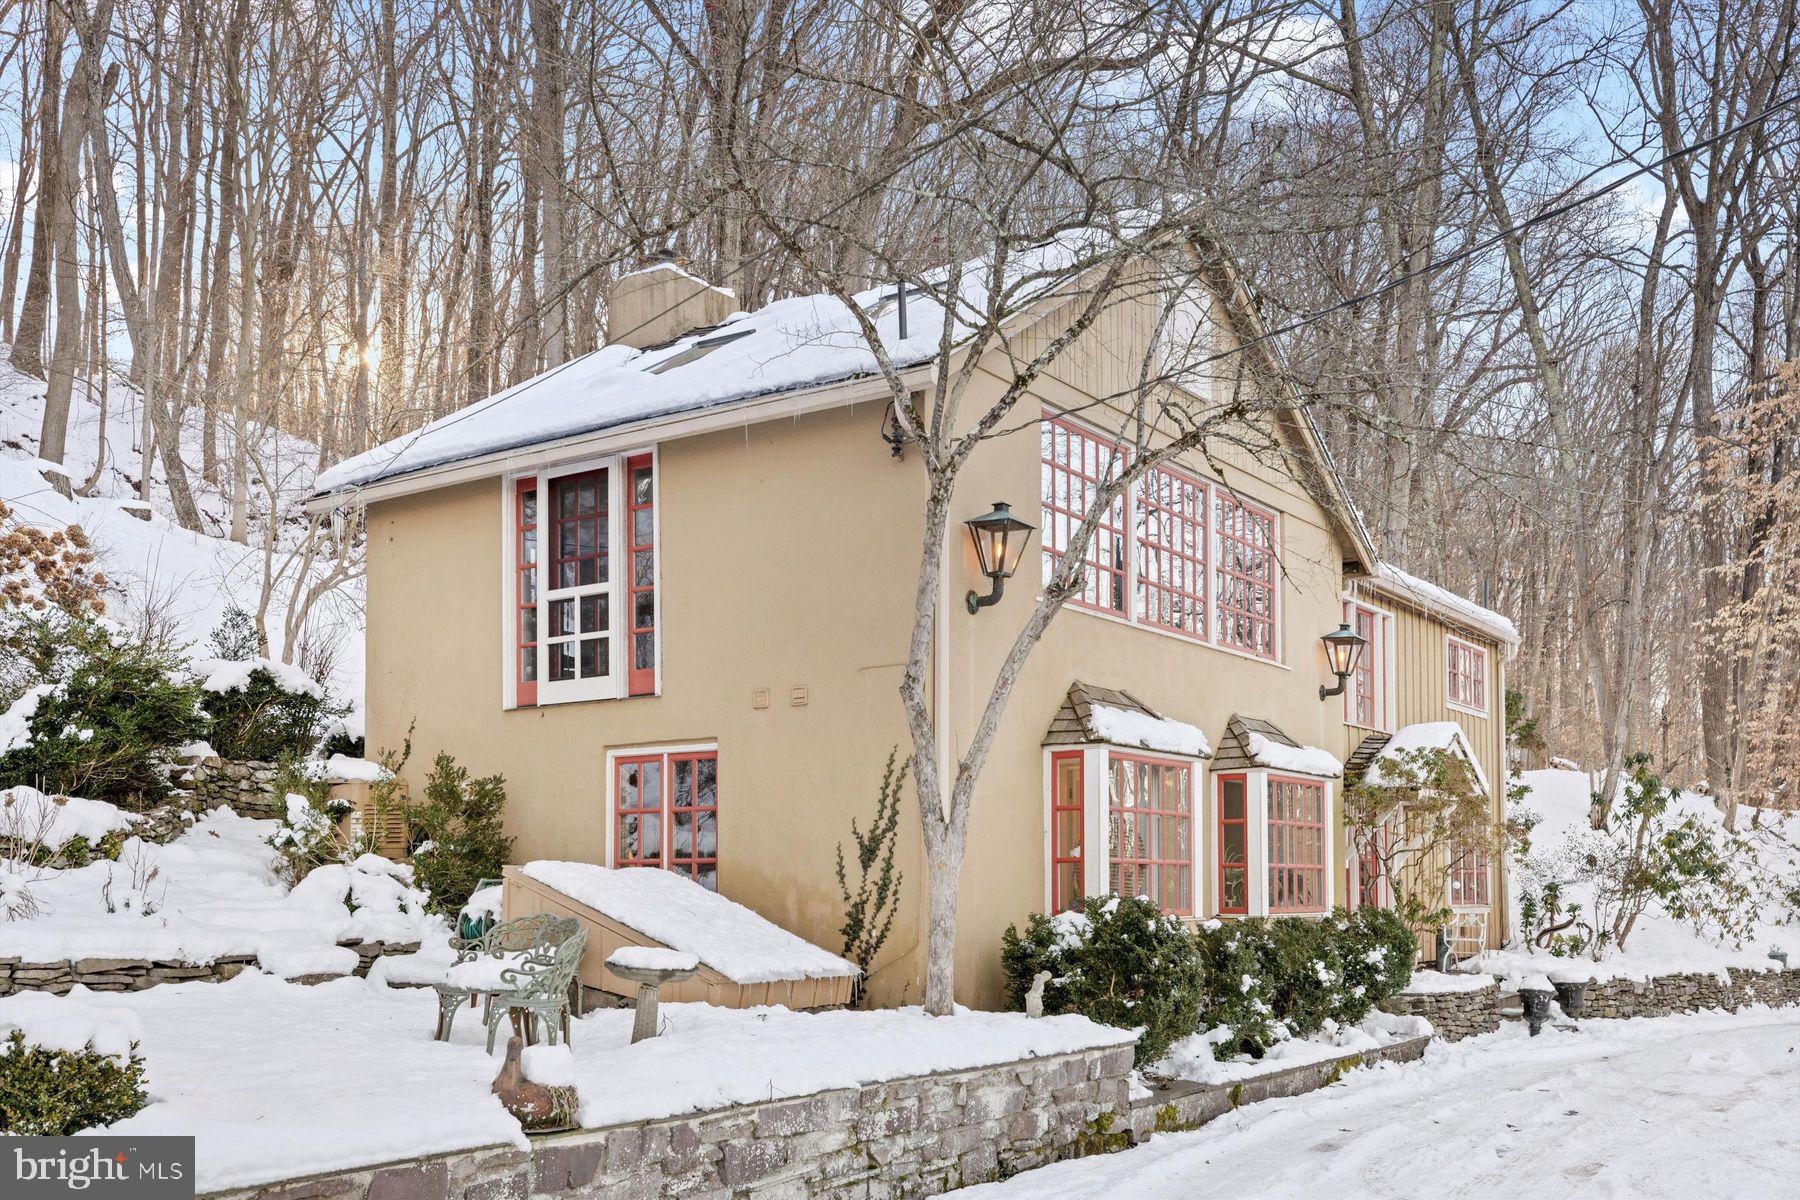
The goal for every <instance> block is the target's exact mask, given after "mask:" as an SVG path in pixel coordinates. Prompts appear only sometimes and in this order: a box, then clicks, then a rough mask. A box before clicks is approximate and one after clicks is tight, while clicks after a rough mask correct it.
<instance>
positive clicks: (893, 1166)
mask: <svg viewBox="0 0 1800 1200" xmlns="http://www.w3.org/2000/svg"><path fill="white" fill-rule="evenodd" d="M1130 1073H1131V1047H1129V1046H1118V1047H1112V1048H1110V1049H1100V1050H1085V1051H1081V1052H1078V1053H1075V1054H1065V1055H1058V1056H1056V1057H1052V1058H1041V1059H1028V1060H1025V1061H1023V1062H1013V1063H1006V1064H1003V1065H1000V1066H993V1067H980V1068H976V1069H974V1070H968V1071H956V1072H950V1073H946V1074H941V1075H927V1076H920V1077H916V1078H911V1079H897V1080H893V1081H890V1082H888V1083H877V1084H870V1085H869V1086H867V1087H863V1088H847V1089H843V1090H840V1091H830V1092H818V1093H815V1094H813V1095H810V1096H802V1097H798V1098H794V1099H787V1100H775V1101H770V1102H768V1103H765V1104H749V1105H743V1106H740V1107H736V1108H728V1109H721V1110H718V1111H715V1112H710V1113H701V1114H690V1115H687V1116H683V1117H675V1118H669V1119H666V1120H660V1121H648V1122H642V1123H638V1124H633V1125H618V1126H613V1127H610V1128H605V1129H584V1130H580V1131H578V1132H574V1133H565V1134H552V1135H549V1136H547V1137H538V1138H534V1139H532V1146H531V1149H529V1150H517V1149H513V1148H512V1147H507V1146H490V1147H486V1148H484V1149H480V1150H470V1151H465V1152H462V1153H457V1154H445V1155H437V1156H434V1157H431V1158H425V1159H418V1160H413V1161H410V1162H402V1163H393V1164H388V1165H385V1166H377V1167H368V1168H364V1169H361V1170H356V1171H344V1172H337V1173H332V1174H327V1175H318V1176H312V1177H310V1178H307V1179H300V1180H284V1181H282V1182H281V1183H274V1184H268V1185H265V1186H262V1187H255V1188H245V1189H238V1190H234V1191H229V1192H219V1193H213V1195H215V1196H218V1197H221V1198H227V1197H228V1198H230V1200H251V1198H255V1200H527V1197H575V1196H581V1197H590V1196H592V1197H600V1196H607V1197H612V1196H618V1197H634V1198H643V1200H651V1198H664V1197H667V1198H671V1200H672V1198H674V1197H684V1198H688V1200H699V1198H702V1197H705V1198H718V1200H722V1198H724V1197H748V1196H751V1195H755V1196H758V1197H770V1198H771V1200H772V1198H774V1197H784V1198H788V1197H791V1198H793V1200H800V1198H806V1200H815V1198H830V1200H849V1198H850V1197H857V1198H859V1200H867V1198H882V1200H886V1198H889V1197H914V1196H935V1195H937V1194H939V1193H941V1192H947V1191H950V1190H951V1189H953V1188H957V1187H962V1186H965V1185H967V1184H973V1183H981V1182H984V1181H987V1180H992V1179H1000V1178H1004V1177H1006V1176H1008V1175H1012V1174H1015V1173H1017V1172H1019V1171H1024V1170H1029V1169H1030V1168H1032V1167H1038V1166H1042V1165H1044V1164H1045V1163H1049V1162H1054V1161H1056V1160H1057V1159H1062V1158H1071V1157H1075V1156H1077V1155H1080V1154H1085V1153H1091V1152H1095V1151H1098V1150H1103V1149H1110V1148H1112V1147H1111V1145H1110V1144H1109V1137H1108V1131H1109V1130H1111V1129H1112V1128H1113V1126H1114V1124H1115V1122H1116V1123H1117V1124H1118V1126H1119V1128H1120V1129H1121V1130H1122V1129H1124V1128H1125V1124H1126V1120H1127V1116H1128V1114H1129V1112H1130V1101H1129V1099H1128V1097H1129V1095H1130V1086H1131V1085H1130Z"/></svg>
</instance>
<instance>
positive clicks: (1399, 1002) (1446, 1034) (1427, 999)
mask: <svg viewBox="0 0 1800 1200" xmlns="http://www.w3.org/2000/svg"><path fill="white" fill-rule="evenodd" d="M1380 1007H1381V1010H1382V1011H1383V1012H1390V1013H1396V1014H1398V1015H1400V1016H1404V1017H1424V1018H1425V1019H1426V1020H1427V1021H1430V1022H1431V1027H1432V1029H1434V1030H1436V1032H1437V1036H1438V1037H1440V1038H1442V1039H1443V1040H1444V1041H1446V1042H1454V1041H1459V1040H1460V1039H1462V1038H1466V1037H1474V1036H1475V1035H1476V1034H1478V1033H1492V1032H1494V1030H1496V1029H1498V1028H1500V984H1499V982H1498V981H1496V982H1494V983H1490V984H1489V985H1488V986H1486V987H1484V988H1475V989H1472V990H1469V991H1462V992H1399V993H1397V994H1395V995H1392V996H1389V997H1388V998H1387V999H1386V1000H1383V1001H1382V1002H1381V1005H1380Z"/></svg>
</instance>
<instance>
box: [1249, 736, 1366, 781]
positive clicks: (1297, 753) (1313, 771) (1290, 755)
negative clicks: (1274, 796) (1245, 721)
mask: <svg viewBox="0 0 1800 1200" xmlns="http://www.w3.org/2000/svg"><path fill="white" fill-rule="evenodd" d="M1244 749H1245V750H1246V751H1248V752H1249V755H1250V758H1251V761H1253V762H1254V763H1256V765H1257V766H1260V767H1268V768H1270V769H1271V770H1276V771H1294V772H1296V773H1298V774H1301V775H1320V776H1323V777H1324V778H1326V779H1335V778H1337V777H1338V776H1339V775H1342V774H1343V773H1344V764H1343V763H1342V762H1340V761H1339V760H1338V756H1337V755H1335V754H1333V753H1332V752H1331V751H1329V750H1321V749H1319V748H1318V747H1317V746H1295V745H1289V744H1288V743H1286V742H1279V741H1276V740H1275V739H1274V738H1272V737H1268V736H1266V735H1264V734H1261V733H1257V732H1256V731H1254V730H1249V731H1246V733H1245V736H1244Z"/></svg>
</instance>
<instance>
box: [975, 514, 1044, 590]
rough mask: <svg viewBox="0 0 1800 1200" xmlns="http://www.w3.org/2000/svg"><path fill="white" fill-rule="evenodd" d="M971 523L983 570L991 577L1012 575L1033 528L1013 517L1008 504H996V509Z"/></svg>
mask: <svg viewBox="0 0 1800 1200" xmlns="http://www.w3.org/2000/svg"><path fill="white" fill-rule="evenodd" d="M968 526H969V537H970V538H971V539H972V540H973V541H974V543H975V557H976V559H978V560H979V561H980V564H981V573H982V574H983V575H986V576H987V577H988V578H990V579H1008V578H1011V576H1012V573H1013V572H1014V571H1016V570H1018V569H1019V560H1020V559H1022V558H1023V557H1024V556H1025V547H1026V546H1027V545H1029V544H1030V541H1031V538H1030V534H1031V530H1032V527H1031V526H1030V525H1027V524H1026V523H1025V522H1024V521H1021V520H1019V518H1017V517H1015V516H1013V515H1012V509H1011V507H1010V506H1009V505H1007V504H1005V503H996V504H995V505H994V511H993V512H990V513H986V514H984V515H983V516H979V517H976V518H975V519H974V520H972V521H969V522H968Z"/></svg>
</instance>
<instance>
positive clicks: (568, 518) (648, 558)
mask: <svg viewBox="0 0 1800 1200" xmlns="http://www.w3.org/2000/svg"><path fill="white" fill-rule="evenodd" d="M511 496H512V520H511V526H512V548H511V555H510V558H511V562H512V571H511V583H510V586H509V588H508V611H509V613H510V617H509V620H510V621H511V622H512V630H511V633H510V638H511V641H512V645H513V654H514V659H515V662H514V670H513V676H512V699H513V703H515V704H521V705H529V704H552V703H557V702H559V701H565V700H601V699H608V698H611V697H615V696H621V695H626V694H630V695H634V696H635V695H646V694H649V693H652V692H654V691H655V690H656V679H657V669H658V666H657V664H658V657H659V656H658V645H657V637H658V632H657V628H656V627H657V623H658V621H657V617H658V599H659V596H658V592H657V587H658V582H659V581H658V578H657V571H658V562H657V558H658V551H657V547H656V507H655V506H656V478H655V460H654V458H653V456H651V455H649V454H641V455H636V456H633V457H631V458H628V459H625V460H624V461H623V462H621V461H620V460H618V459H607V460H603V461H601V462H599V463H596V464H592V465H587V466H583V467H581V468H579V469H575V470H565V471H563V472H561V473H557V472H545V473H543V474H539V475H527V476H523V477H520V478H517V479H515V480H514V481H513V484H512V491H511Z"/></svg>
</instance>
